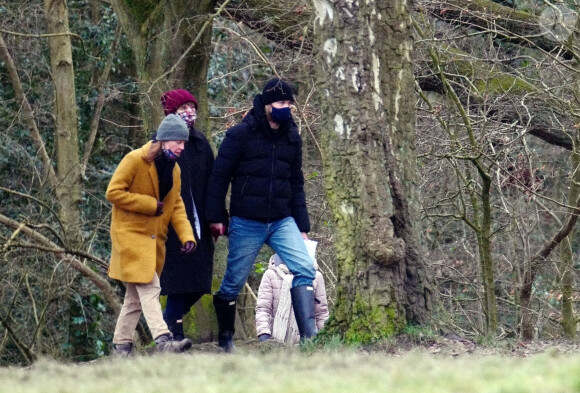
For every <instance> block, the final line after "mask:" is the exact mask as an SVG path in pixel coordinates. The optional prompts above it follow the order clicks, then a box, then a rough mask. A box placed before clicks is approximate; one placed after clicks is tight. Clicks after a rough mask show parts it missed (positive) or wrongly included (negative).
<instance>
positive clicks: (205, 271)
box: [161, 130, 214, 295]
mask: <svg viewBox="0 0 580 393" xmlns="http://www.w3.org/2000/svg"><path fill="white" fill-rule="evenodd" d="M213 162H214V155H213V151H212V149H211V146H210V145H209V142H208V141H207V139H206V137H205V136H204V135H203V134H202V133H201V132H199V131H197V130H192V131H191V132H190V136H189V140H188V141H187V142H186V143H185V149H184V150H183V152H182V153H181V155H180V157H179V159H178V160H177V163H178V164H179V167H180V168H181V197H182V199H183V202H184V204H185V209H186V211H187V217H188V218H189V221H190V222H191V226H192V227H193V230H194V233H195V239H196V240H197V249H196V250H195V251H194V252H193V253H192V254H190V255H186V254H183V253H182V252H181V251H180V248H181V247H182V245H181V242H180V241H179V237H178V236H177V234H176V233H175V230H174V229H173V227H169V233H168V236H167V243H166V249H167V254H166V258H165V267H164V268H163V273H162V275H161V294H162V295H171V294H177V293H192V292H203V293H211V281H212V274H213V253H214V243H213V239H212V237H211V234H210V231H209V223H208V222H207V220H206V219H205V204H206V194H207V184H208V181H209V176H210V174H211V171H212V168H213ZM193 201H195V208H196V210H197V214H198V218H199V222H200V225H201V238H200V236H199V233H197V232H196V229H195V218H194V210H193Z"/></svg>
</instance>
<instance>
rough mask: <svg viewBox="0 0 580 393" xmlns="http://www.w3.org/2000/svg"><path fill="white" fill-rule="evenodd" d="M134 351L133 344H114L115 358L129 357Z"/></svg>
mask: <svg viewBox="0 0 580 393" xmlns="http://www.w3.org/2000/svg"><path fill="white" fill-rule="evenodd" d="M132 350H133V343H125V344H113V356H115V357H123V358H126V357H129V356H130V355H131V351H132Z"/></svg>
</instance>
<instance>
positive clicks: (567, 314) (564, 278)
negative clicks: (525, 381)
mask: <svg viewBox="0 0 580 393" xmlns="http://www.w3.org/2000/svg"><path fill="white" fill-rule="evenodd" d="M578 142H579V140H578V139H576V146H575V147H576V149H575V150H574V152H572V155H571V157H570V160H571V162H572V181H571V182H570V186H569V190H568V204H569V205H570V206H576V205H578V200H579V199H580V154H579V152H578V150H577V149H578ZM572 238H573V237H572V236H568V237H566V238H565V239H564V240H563V241H562V243H560V264H561V266H560V269H559V271H560V281H561V284H560V285H561V288H562V289H561V290H562V328H563V329H564V334H565V335H566V336H567V337H569V338H572V339H574V338H576V325H577V324H578V318H576V317H575V315H574V302H573V299H572V296H573V293H574V256H573V251H572V244H571V239H572ZM527 330H530V329H529V328H528V329H527Z"/></svg>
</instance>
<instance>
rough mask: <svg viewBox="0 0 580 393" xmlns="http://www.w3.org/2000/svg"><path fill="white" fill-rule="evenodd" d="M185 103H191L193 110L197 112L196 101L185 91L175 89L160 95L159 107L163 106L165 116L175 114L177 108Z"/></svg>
mask: <svg viewBox="0 0 580 393" xmlns="http://www.w3.org/2000/svg"><path fill="white" fill-rule="evenodd" d="M186 102H193V104H194V105H195V110H197V100H196V99H195V97H194V96H193V94H191V93H190V92H188V91H187V90H184V89H177V90H171V91H168V92H165V93H163V94H162V95H161V105H163V110H164V111H165V114H166V115H168V114H170V113H175V111H176V110H177V108H179V107H180V106H181V105H183V104H185V103H186Z"/></svg>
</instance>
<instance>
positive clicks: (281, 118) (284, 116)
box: [271, 107, 292, 124]
mask: <svg viewBox="0 0 580 393" xmlns="http://www.w3.org/2000/svg"><path fill="white" fill-rule="evenodd" d="M291 114H292V112H291V111H290V108H274V107H272V114H271V116H272V120H274V121H275V122H276V123H278V124H284V123H287V122H288V121H289V120H290V116H291Z"/></svg>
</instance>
